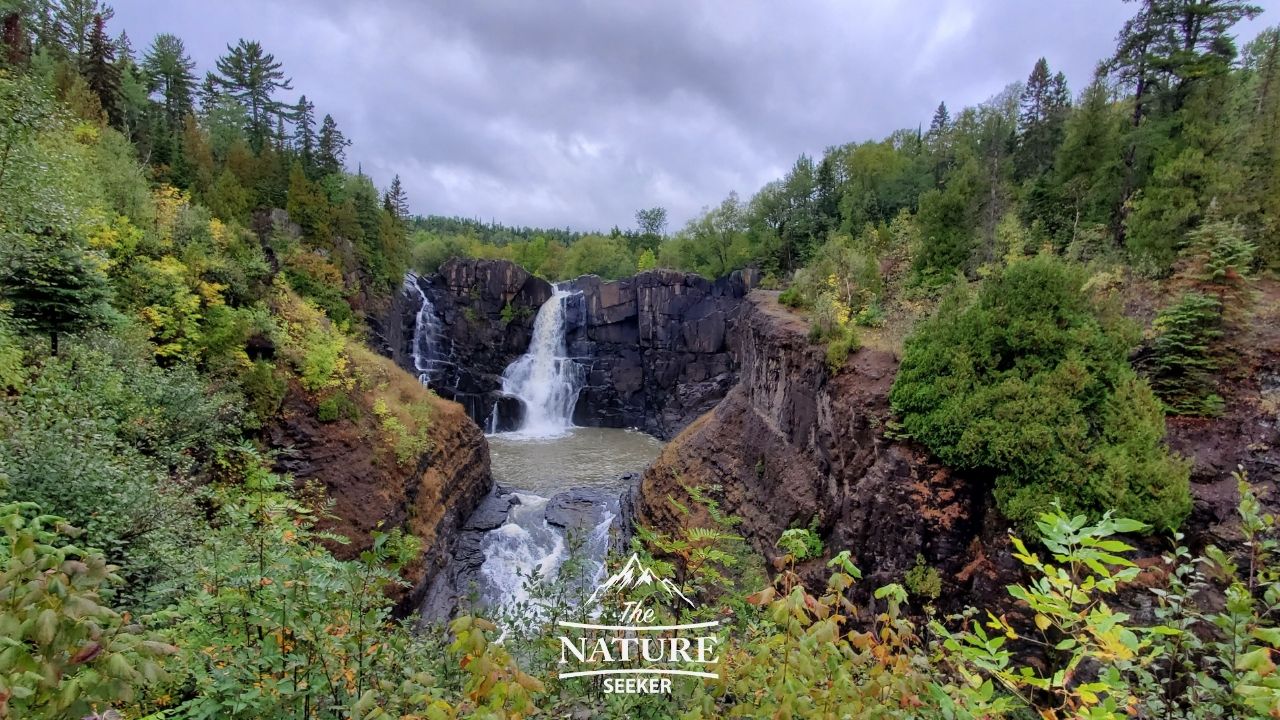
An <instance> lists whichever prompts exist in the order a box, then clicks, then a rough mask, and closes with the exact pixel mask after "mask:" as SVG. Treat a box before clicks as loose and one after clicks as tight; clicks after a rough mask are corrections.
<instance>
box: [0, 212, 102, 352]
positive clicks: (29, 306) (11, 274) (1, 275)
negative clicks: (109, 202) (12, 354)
mask: <svg viewBox="0 0 1280 720" xmlns="http://www.w3.org/2000/svg"><path fill="white" fill-rule="evenodd" d="M107 297H108V292H107V278H106V277H105V276H103V275H102V273H101V271H100V270H98V268H97V266H96V265H95V264H94V263H92V262H90V261H89V258H88V257H86V254H85V249H84V247H83V246H82V245H81V244H80V243H79V242H78V241H76V240H75V239H74V238H72V237H70V236H68V235H65V234H61V233H59V232H58V231H56V230H53V229H52V228H50V229H47V230H46V231H45V232H44V233H42V234H40V235H38V236H28V237H26V238H23V239H21V240H19V241H17V242H13V243H10V244H9V247H8V248H6V249H5V251H4V252H3V254H0V298H3V299H4V300H6V301H7V302H8V303H10V306H11V309H10V313H11V315H12V316H13V318H14V319H15V320H16V321H17V322H18V323H19V324H20V326H22V327H23V328H25V329H27V330H29V331H32V332H39V333H43V334H45V335H47V336H48V337H49V345H50V348H51V350H52V352H53V354H55V355H57V354H58V338H59V335H61V334H62V333H71V332H77V331H79V330H82V329H84V328H86V327H89V326H91V325H93V324H95V323H97V322H98V321H99V320H100V319H102V318H103V317H104V316H105V314H106V310H105V305H106V300H107Z"/></svg>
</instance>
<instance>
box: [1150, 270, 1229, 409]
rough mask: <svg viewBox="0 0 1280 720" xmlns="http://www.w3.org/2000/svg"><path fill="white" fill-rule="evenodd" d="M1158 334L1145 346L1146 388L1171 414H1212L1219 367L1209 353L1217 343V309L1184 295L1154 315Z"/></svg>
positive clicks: (1210, 301)
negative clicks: (1147, 352)
mask: <svg viewBox="0 0 1280 720" xmlns="http://www.w3.org/2000/svg"><path fill="white" fill-rule="evenodd" d="M1155 329H1156V332H1157V333H1159V334H1158V335H1156V338H1155V340H1154V341H1153V342H1152V343H1151V355H1152V368H1151V372H1150V377H1151V387H1152V389H1153V390H1155V392H1156V394H1157V395H1159V396H1160V399H1161V400H1162V401H1164V404H1165V406H1166V407H1168V408H1169V410H1170V411H1171V412H1174V413H1177V414H1179V415H1218V414H1220V413H1221V412H1222V406H1223V402H1222V397H1221V396H1219V395H1218V394H1217V393H1216V392H1214V389H1215V386H1216V384H1217V383H1216V382H1215V380H1214V377H1213V373H1214V372H1215V371H1217V370H1218V368H1219V367H1221V362H1220V360H1219V358H1218V357H1217V356H1216V355H1215V354H1214V352H1213V346H1214V343H1215V342H1217V341H1218V340H1220V339H1221V338H1222V304H1221V303H1219V302H1218V300H1217V299H1216V298H1211V297H1209V296H1207V295H1202V294H1200V293H1194V292H1191V293H1186V294H1185V295H1183V296H1182V297H1181V298H1179V299H1178V301H1177V302H1176V303H1174V304H1173V305H1171V306H1170V307H1167V308H1165V309H1164V310H1161V311H1160V314H1159V315H1157V316H1156V320H1155Z"/></svg>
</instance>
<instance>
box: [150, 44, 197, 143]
mask: <svg viewBox="0 0 1280 720" xmlns="http://www.w3.org/2000/svg"><path fill="white" fill-rule="evenodd" d="M142 67H143V68H145V69H146V71H147V75H148V77H149V78H150V80H151V90H152V91H153V92H159V93H160V96H161V98H162V100H163V103H164V114H165V118H166V119H167V121H168V126H169V128H171V129H172V130H173V131H175V132H176V131H178V130H179V129H181V127H182V119H183V118H184V117H186V115H187V113H189V112H191V108H192V101H193V97H194V95H195V89H196V76H195V68H196V63H195V61H194V60H192V59H191V57H190V56H189V55H187V49H186V46H185V45H183V43H182V40H181V39H180V38H179V37H178V36H176V35H170V34H168V33H161V34H159V35H157V36H156V38H155V40H153V41H151V47H150V48H148V50H147V53H146V55H145V56H144V57H143V59H142Z"/></svg>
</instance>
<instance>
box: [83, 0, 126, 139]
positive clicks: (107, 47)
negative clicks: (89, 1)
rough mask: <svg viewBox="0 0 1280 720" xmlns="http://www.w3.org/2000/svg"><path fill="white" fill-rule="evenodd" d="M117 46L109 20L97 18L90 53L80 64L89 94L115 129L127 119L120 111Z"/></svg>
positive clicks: (91, 32)
mask: <svg viewBox="0 0 1280 720" xmlns="http://www.w3.org/2000/svg"><path fill="white" fill-rule="evenodd" d="M115 52H116V51H115V45H114V44H113V43H112V42H111V38H109V37H108V36H107V30H106V20H105V19H104V18H103V17H102V16H101V15H97V16H94V21H93V29H92V30H91V31H90V32H89V44H88V49H87V51H86V52H85V54H84V57H83V60H82V61H81V72H82V73H83V74H84V78H85V81H86V82H88V83H89V90H91V91H92V92H93V94H94V95H96V96H97V97H98V102H99V103H101V105H102V109H103V110H104V111H106V113H107V121H108V122H110V123H111V125H112V127H115V128H123V127H124V116H123V113H122V112H121V108H120V68H119V67H117V66H116V62H115V60H116V57H115Z"/></svg>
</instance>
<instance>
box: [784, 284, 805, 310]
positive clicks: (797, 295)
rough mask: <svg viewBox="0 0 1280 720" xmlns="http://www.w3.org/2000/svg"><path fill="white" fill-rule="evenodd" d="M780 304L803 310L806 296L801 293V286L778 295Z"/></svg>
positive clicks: (794, 286)
mask: <svg viewBox="0 0 1280 720" xmlns="http://www.w3.org/2000/svg"><path fill="white" fill-rule="evenodd" d="M778 302H780V303H782V304H783V305H786V306H787V307H791V308H802V307H804V306H805V301H804V295H803V293H801V292H800V286H799V285H792V286H791V287H789V288H787V289H786V290H783V291H782V293H781V294H779V295H778Z"/></svg>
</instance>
